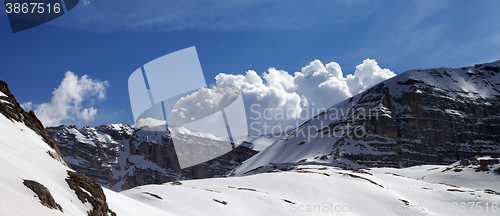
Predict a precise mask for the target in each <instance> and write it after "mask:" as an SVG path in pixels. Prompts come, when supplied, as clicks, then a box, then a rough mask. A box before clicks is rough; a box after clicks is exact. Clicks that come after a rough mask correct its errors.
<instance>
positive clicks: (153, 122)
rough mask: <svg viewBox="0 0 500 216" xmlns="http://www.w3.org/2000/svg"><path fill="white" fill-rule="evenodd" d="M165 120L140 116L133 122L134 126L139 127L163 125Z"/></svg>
mask: <svg viewBox="0 0 500 216" xmlns="http://www.w3.org/2000/svg"><path fill="white" fill-rule="evenodd" d="M166 123H167V121H163V120H158V119H155V118H151V117H147V118H140V119H139V120H137V122H136V123H135V127H136V128H141V127H146V126H147V127H154V126H162V125H165V124H166Z"/></svg>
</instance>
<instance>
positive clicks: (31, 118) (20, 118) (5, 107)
mask: <svg viewBox="0 0 500 216" xmlns="http://www.w3.org/2000/svg"><path fill="white" fill-rule="evenodd" d="M0 92H2V93H3V94H4V95H6V96H3V95H0V100H1V101H2V103H0V113H2V114H3V115H4V116H5V117H7V118H8V119H10V120H11V121H13V122H14V121H15V122H21V123H24V124H25V125H26V126H28V127H29V128H31V129H32V130H33V131H35V132H36V133H37V134H38V135H40V136H41V137H42V139H43V140H44V141H45V142H46V143H47V144H48V145H49V146H50V147H51V148H52V149H53V150H54V152H53V153H52V152H47V154H49V155H50V156H51V157H52V158H54V159H56V160H59V161H61V162H62V163H63V164H65V165H66V166H67V167H70V165H69V163H68V162H67V161H66V160H65V159H64V157H63V156H62V154H61V152H60V150H59V148H58V147H57V144H56V142H55V141H54V139H52V137H51V136H50V135H49V134H48V133H47V131H45V128H44V127H43V125H42V122H40V120H39V119H38V118H37V117H36V115H35V113H34V112H33V111H30V112H26V111H24V109H23V108H22V107H21V105H19V103H18V102H17V101H16V98H15V97H14V95H12V93H11V92H10V90H9V86H8V85H7V83H5V82H4V81H3V80H1V79H0Z"/></svg>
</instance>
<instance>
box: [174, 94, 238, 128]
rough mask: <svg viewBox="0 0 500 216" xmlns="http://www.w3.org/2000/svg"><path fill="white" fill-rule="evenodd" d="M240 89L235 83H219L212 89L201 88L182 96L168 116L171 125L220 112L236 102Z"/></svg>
mask: <svg viewBox="0 0 500 216" xmlns="http://www.w3.org/2000/svg"><path fill="white" fill-rule="evenodd" d="M239 95H240V89H239V88H238V87H236V86H234V85H224V84H219V85H215V86H212V87H211V88H210V89H208V88H201V89H199V90H198V91H195V92H193V93H191V94H189V95H186V96H184V97H181V98H180V99H179V100H178V101H177V102H176V104H175V105H174V107H173V109H172V111H171V113H170V115H169V116H168V123H169V125H182V124H186V123H189V122H192V121H195V120H198V119H201V118H204V117H206V116H209V115H211V114H212V113H215V112H218V111H220V110H221V109H224V108H225V107H227V106H228V105H230V104H231V103H232V102H234V101H235V100H236V99H237V98H238V96H239Z"/></svg>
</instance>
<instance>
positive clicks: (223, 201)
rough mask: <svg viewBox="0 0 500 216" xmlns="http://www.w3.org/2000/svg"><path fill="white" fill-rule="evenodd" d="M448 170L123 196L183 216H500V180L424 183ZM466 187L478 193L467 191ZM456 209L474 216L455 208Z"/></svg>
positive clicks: (298, 171)
mask: <svg viewBox="0 0 500 216" xmlns="http://www.w3.org/2000/svg"><path fill="white" fill-rule="evenodd" d="M446 168H447V166H423V167H411V168H406V169H394V168H374V169H360V170H346V169H341V168H336V167H329V166H322V165H298V166H294V167H289V168H286V169H283V170H275V171H273V172H270V173H261V174H255V175H250V176H245V177H231V178H214V179H203V180H188V181H182V182H172V183H165V184H162V185H145V186H140V187H136V188H133V189H130V190H126V191H122V192H120V194H122V195H126V196H128V197H130V198H133V199H135V200H139V201H141V202H144V203H147V204H149V205H151V206H154V207H155V208H157V209H161V210H164V211H168V212H171V213H173V214H175V215H252V216H253V215H332V214H338V213H340V214H345V215H498V213H499V210H498V208H496V207H498V205H499V204H500V194H495V193H497V192H498V191H499V190H498V184H499V183H498V182H500V181H499V180H500V179H499V175H494V174H493V175H487V176H484V177H485V178H486V179H487V180H489V181H490V182H494V183H495V184H496V186H497V187H496V188H495V190H492V188H490V187H483V186H482V185H481V184H480V183H481V182H480V181H475V180H477V179H467V182H456V181H455V182H454V183H455V184H456V185H459V186H451V185H450V183H448V182H447V181H440V180H436V179H434V181H427V177H425V178H424V179H421V178H420V177H421V175H426V176H429V175H436V173H440V172H441V171H442V170H444V169H446ZM429 169H430V170H431V171H428V170H429ZM403 174H410V177H405V176H403ZM446 174H448V173H446ZM446 174H445V175H446ZM414 175H417V176H418V177H419V178H415V177H414ZM441 180H446V179H441ZM462 183H463V184H469V183H471V184H475V186H474V187H461V186H460V185H462ZM478 183H479V184H478ZM471 202H473V203H471ZM455 203H456V205H458V206H459V207H460V205H462V206H464V205H466V209H465V210H464V209H463V208H462V209H460V208H459V207H458V208H454V207H453V206H454V205H455ZM486 203H488V212H487V209H486V208H487V207H486V206H485V204H486ZM472 205H474V206H472ZM476 205H478V206H481V208H482V209H479V207H476ZM471 206H472V210H471V211H469V210H470V209H471Z"/></svg>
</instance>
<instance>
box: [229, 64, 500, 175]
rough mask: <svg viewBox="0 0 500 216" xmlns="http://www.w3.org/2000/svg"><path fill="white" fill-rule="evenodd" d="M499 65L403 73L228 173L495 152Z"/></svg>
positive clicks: (499, 136) (499, 148)
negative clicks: (290, 166)
mask: <svg viewBox="0 0 500 216" xmlns="http://www.w3.org/2000/svg"><path fill="white" fill-rule="evenodd" d="M499 71H500V61H498V62H494V63H487V64H480V65H475V66H472V67H463V68H456V69H450V68H437V69H427V70H412V71H407V72H404V73H402V74H399V75H398V76H396V77H394V78H392V79H389V80H386V81H384V82H382V83H380V84H378V85H376V86H374V87H372V88H370V89H368V90H366V91H365V92H362V93H360V94H358V95H356V96H354V97H352V98H349V99H347V100H345V101H343V102H341V103H339V104H337V105H334V106H333V107H331V108H329V109H328V110H327V111H325V112H323V113H321V114H319V115H317V116H315V117H314V118H312V119H311V120H309V121H307V122H305V123H304V124H302V125H301V126H300V127H299V128H297V129H296V130H294V131H293V132H291V133H290V134H288V135H287V136H286V137H285V138H283V139H281V140H280V141H278V142H276V143H274V144H273V145H272V146H271V147H269V148H267V149H266V150H264V151H262V152H260V153H259V154H258V155H256V156H255V157H253V158H251V159H250V160H248V161H247V162H245V163H244V164H243V165H242V166H241V167H240V168H239V169H238V171H237V172H236V174H240V175H242V174H244V173H252V172H263V171H269V170H272V169H276V168H280V167H286V166H289V165H290V164H297V163H306V164H307V163H321V164H331V165H335V166H341V167H346V168H361V167H409V166H415V165H423V164H451V163H453V162H454V161H457V160H461V159H464V158H470V157H475V156H479V155H486V154H494V153H499V152H500V74H499Z"/></svg>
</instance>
